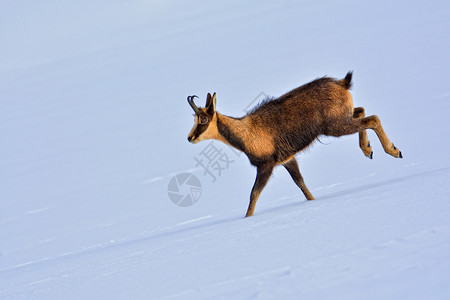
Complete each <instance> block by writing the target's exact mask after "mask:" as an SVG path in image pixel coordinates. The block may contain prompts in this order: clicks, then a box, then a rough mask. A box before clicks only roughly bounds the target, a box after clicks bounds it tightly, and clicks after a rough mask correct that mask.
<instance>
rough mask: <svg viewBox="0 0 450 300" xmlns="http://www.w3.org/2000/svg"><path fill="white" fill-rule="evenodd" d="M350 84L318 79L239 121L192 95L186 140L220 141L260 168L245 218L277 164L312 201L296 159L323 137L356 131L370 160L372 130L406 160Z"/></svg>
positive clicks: (387, 147)
mask: <svg viewBox="0 0 450 300" xmlns="http://www.w3.org/2000/svg"><path fill="white" fill-rule="evenodd" d="M351 81H352V72H348V73H347V75H346V76H345V78H344V79H341V80H338V79H334V78H330V77H322V78H318V79H316V80H313V81H312V82H310V83H307V84H305V85H302V86H300V87H298V88H296V89H294V90H292V91H290V92H288V93H286V94H284V95H282V96H281V97H279V98H276V99H269V100H266V101H263V103H261V104H259V105H258V106H257V107H255V108H254V109H253V110H252V111H250V112H249V113H248V114H247V115H245V116H243V117H241V118H234V117H229V116H225V115H222V114H220V113H218V112H217V111H216V94H215V93H214V95H213V96H211V94H209V93H208V95H207V98H206V105H205V107H204V108H199V107H197V106H196V105H195V103H194V98H195V97H197V96H195V95H194V96H189V97H188V99H187V100H188V103H189V104H190V106H191V107H192V109H193V110H194V112H195V123H194V126H193V128H192V130H191V132H190V133H189V135H188V141H189V142H191V143H194V144H196V143H198V142H200V141H202V140H206V139H215V140H219V141H222V142H224V143H226V144H228V145H230V146H232V147H234V148H237V149H238V150H240V151H242V152H244V153H245V154H246V155H247V157H248V158H249V160H250V163H251V164H252V165H254V166H256V168H257V175H256V180H255V183H254V185H253V188H252V191H251V195H250V204H249V207H248V210H247V214H246V215H245V216H246V217H249V216H252V215H253V211H254V209H255V205H256V201H257V200H258V197H259V195H260V193H261V191H262V190H263V188H264V187H265V185H266V184H267V182H268V181H269V179H270V176H271V174H272V171H273V168H274V167H275V166H276V165H280V164H281V165H283V166H284V167H285V168H286V170H287V171H288V172H289V174H290V175H291V177H292V179H293V180H294V182H295V183H296V184H297V186H298V187H299V188H300V189H301V190H302V192H303V194H304V195H305V197H306V199H308V200H314V197H313V195H312V194H311V192H310V191H309V190H308V188H307V187H306V185H305V182H304V180H303V177H302V175H301V173H300V170H299V168H298V164H297V160H296V159H295V154H296V153H297V152H299V151H301V150H303V149H305V148H307V147H308V146H309V145H311V144H312V143H313V142H314V141H315V140H316V139H317V138H318V137H319V136H321V135H325V136H334V137H339V136H343V135H348V134H353V133H357V132H358V133H359V146H360V148H361V150H362V151H363V153H364V155H365V156H367V157H368V158H370V159H372V158H373V152H372V148H371V146H370V142H369V140H368V138H367V132H366V129H373V130H374V131H375V132H376V134H377V136H378V138H379V140H380V142H381V144H382V145H383V149H384V151H385V152H386V153H387V154H390V155H392V156H393V157H397V158H403V157H402V153H401V152H400V151H399V150H398V149H397V148H396V147H395V146H394V145H393V144H392V143H391V142H390V141H389V139H388V137H387V136H386V133H385V132H384V130H383V128H382V126H381V123H380V119H379V118H378V117H377V116H375V115H373V116H369V117H366V116H365V112H364V108H363V107H357V108H353V100H352V96H351V94H350V92H349V89H350V88H351V86H352V82H351ZM197 98H198V97H197Z"/></svg>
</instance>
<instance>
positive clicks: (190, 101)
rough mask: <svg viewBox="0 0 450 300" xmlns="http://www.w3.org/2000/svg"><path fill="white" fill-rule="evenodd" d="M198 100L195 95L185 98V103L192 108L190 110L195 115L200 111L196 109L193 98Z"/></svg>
mask: <svg viewBox="0 0 450 300" xmlns="http://www.w3.org/2000/svg"><path fill="white" fill-rule="evenodd" d="M196 97H197V98H198V96H197V95H193V96H188V97H187V101H188V103H189V105H190V106H191V107H192V109H193V110H194V112H195V113H198V112H199V111H200V109H199V108H198V107H197V105H195V103H194V98H196Z"/></svg>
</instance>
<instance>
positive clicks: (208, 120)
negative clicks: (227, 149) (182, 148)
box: [187, 93, 217, 144]
mask: <svg viewBox="0 0 450 300" xmlns="http://www.w3.org/2000/svg"><path fill="white" fill-rule="evenodd" d="M195 97H197V96H189V97H187V100H188V103H189V105H190V106H191V107H192V109H193V110H194V112H195V121H194V127H192V130H191V132H190V133H189V135H188V141H189V142H191V143H194V144H196V143H198V142H200V141H203V140H207V139H212V138H214V137H215V136H216V135H217V115H216V93H214V95H212V97H211V94H210V93H208V96H207V97H206V104H205V107H204V108H201V107H197V105H195V103H194V98H195ZM197 98H198V97H197Z"/></svg>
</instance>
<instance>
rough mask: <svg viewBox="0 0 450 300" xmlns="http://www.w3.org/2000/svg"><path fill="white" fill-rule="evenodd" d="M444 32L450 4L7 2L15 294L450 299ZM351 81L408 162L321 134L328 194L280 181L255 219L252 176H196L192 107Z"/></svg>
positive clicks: (232, 109)
mask: <svg viewBox="0 0 450 300" xmlns="http://www.w3.org/2000/svg"><path fill="white" fill-rule="evenodd" d="M449 31H450V5H449V4H448V1H422V2H420V3H416V2H411V1H395V2H392V1H377V2H363V1H339V2H332V1H330V2H323V1H314V2H313V3H309V2H306V1H246V2H240V1H233V0H232V1H223V2H222V3H216V2H212V1H204V2H202V1H189V2H188V1H170V2H169V1H148V0H146V1H144V0H132V1H118V0H114V1H101V0H95V1H68V0H63V1H31V0H24V1H8V2H4V3H2V9H1V11H0V38H1V44H2V46H1V47H0V60H1V61H0V111H1V114H0V141H1V146H0V298H1V299H205V298H210V299H275V298H276V299H449V298H450V201H449V200H450V199H449V198H450V197H449V192H450V158H449V155H448V151H449V150H448V149H449V147H450V139H449V138H448V135H449V134H450V126H449V125H448V124H449V123H448V113H449V111H450V86H449V78H450V59H449V52H448V50H449V49H450V35H449ZM348 70H354V77H353V78H354V88H353V90H352V93H353V96H354V102H355V106H364V107H365V108H366V112H367V113H368V114H377V115H379V116H380V118H381V121H382V124H383V126H384V127H385V129H386V132H387V133H388V136H389V137H390V138H391V140H392V141H393V142H394V143H395V145H396V146H398V147H399V148H400V149H401V150H402V152H403V155H404V159H403V160H400V159H394V158H392V157H390V156H388V155H386V154H385V153H384V152H383V151H382V148H381V145H380V143H379V141H378V140H377V138H376V136H375V134H374V133H373V132H369V138H370V140H371V142H372V146H373V150H374V159H373V160H372V161H371V160H369V159H367V158H365V157H364V155H363V154H362V152H361V150H360V149H359V147H358V137H357V135H353V136H348V137H343V138H340V139H331V138H322V142H323V143H324V144H320V143H317V144H315V145H314V146H313V147H312V149H311V150H308V151H305V152H304V153H301V154H299V155H298V159H299V163H300V169H301V171H302V173H303V175H304V177H305V180H306V183H307V185H308V186H309V188H310V190H311V191H312V193H313V194H314V195H315V197H316V198H317V200H316V201H309V202H306V201H305V200H304V197H303V195H302V194H301V193H300V191H299V190H298V188H297V187H296V186H295V184H294V183H293V182H292V180H291V179H290V178H289V175H288V174H287V172H286V171H285V170H284V169H282V168H278V169H276V170H275V172H274V175H273V178H272V179H271V181H270V182H269V184H268V186H267V187H266V189H265V190H264V191H263V193H262V195H261V197H260V199H259V201H258V204H257V206H256V210H255V215H254V216H253V217H251V218H247V219H244V218H243V216H244V213H245V211H246V209H247V205H248V198H249V193H250V189H251V186H252V184H253V181H254V177H255V169H254V168H253V167H251V166H250V164H249V163H248V160H247V158H246V157H245V156H244V155H240V156H239V155H237V154H236V153H234V152H233V151H232V150H230V149H229V148H228V147H227V146H225V145H223V144H220V143H219V142H215V143H213V144H212V145H214V146H215V147H217V148H218V149H220V151H222V153H225V154H226V155H227V157H228V158H229V159H231V160H232V162H231V163H230V165H229V168H228V169H227V170H224V171H222V174H221V175H220V176H218V177H217V180H216V181H215V182H212V178H211V176H209V175H208V174H204V171H203V170H202V169H201V167H199V166H196V161H195V158H198V157H200V156H201V153H202V151H203V150H204V149H205V147H206V146H207V145H208V142H202V143H199V144H197V145H191V144H189V143H188V142H187V140H186V137H187V134H188V132H189V130H190V128H191V126H192V124H193V118H192V110H191V108H190V107H189V106H188V105H187V103H186V96H187V95H192V94H197V95H199V96H200V95H201V99H200V100H197V101H199V104H203V101H204V99H205V98H204V97H205V96H206V93H207V92H217V97H218V104H217V105H218V110H219V111H220V112H222V113H224V114H228V115H233V116H239V115H242V114H244V108H245V107H247V106H248V105H249V104H251V103H252V101H254V100H255V98H258V95H260V93H261V92H263V93H264V94H267V95H274V96H277V95H281V94H282V93H284V92H286V91H288V90H290V89H292V88H295V87H297V86H299V85H301V84H303V83H306V82H308V81H310V80H312V79H314V78H316V77H319V76H323V75H326V74H327V75H330V76H334V77H343V76H344V75H345V74H346V72H347V71H348ZM257 100H258V99H256V101H257ZM180 172H193V174H194V175H195V176H197V178H199V180H200V181H201V183H202V194H201V197H200V199H199V201H198V202H197V203H196V204H195V205H193V206H190V207H187V208H181V207H178V206H176V205H174V204H173V203H172V202H171V201H170V200H169V197H168V193H167V188H168V184H169V181H170V179H171V178H172V177H173V176H174V175H175V174H178V173H180Z"/></svg>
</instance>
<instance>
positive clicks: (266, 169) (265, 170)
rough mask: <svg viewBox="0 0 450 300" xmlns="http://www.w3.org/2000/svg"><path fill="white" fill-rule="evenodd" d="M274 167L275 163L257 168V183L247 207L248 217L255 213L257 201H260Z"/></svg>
mask: <svg viewBox="0 0 450 300" xmlns="http://www.w3.org/2000/svg"><path fill="white" fill-rule="evenodd" d="M273 167H274V165H273V164H268V165H262V166H259V167H258V168H257V174H256V180H255V184H254V185H253V188H252V193H251V194H250V204H249V206H248V209H247V214H246V215H245V217H246V218H247V217H250V216H252V215H253V211H254V210H255V205H256V201H258V197H259V195H260V194H261V191H262V190H263V189H264V187H265V186H266V184H267V182H268V181H269V179H270V175H272V170H273Z"/></svg>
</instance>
